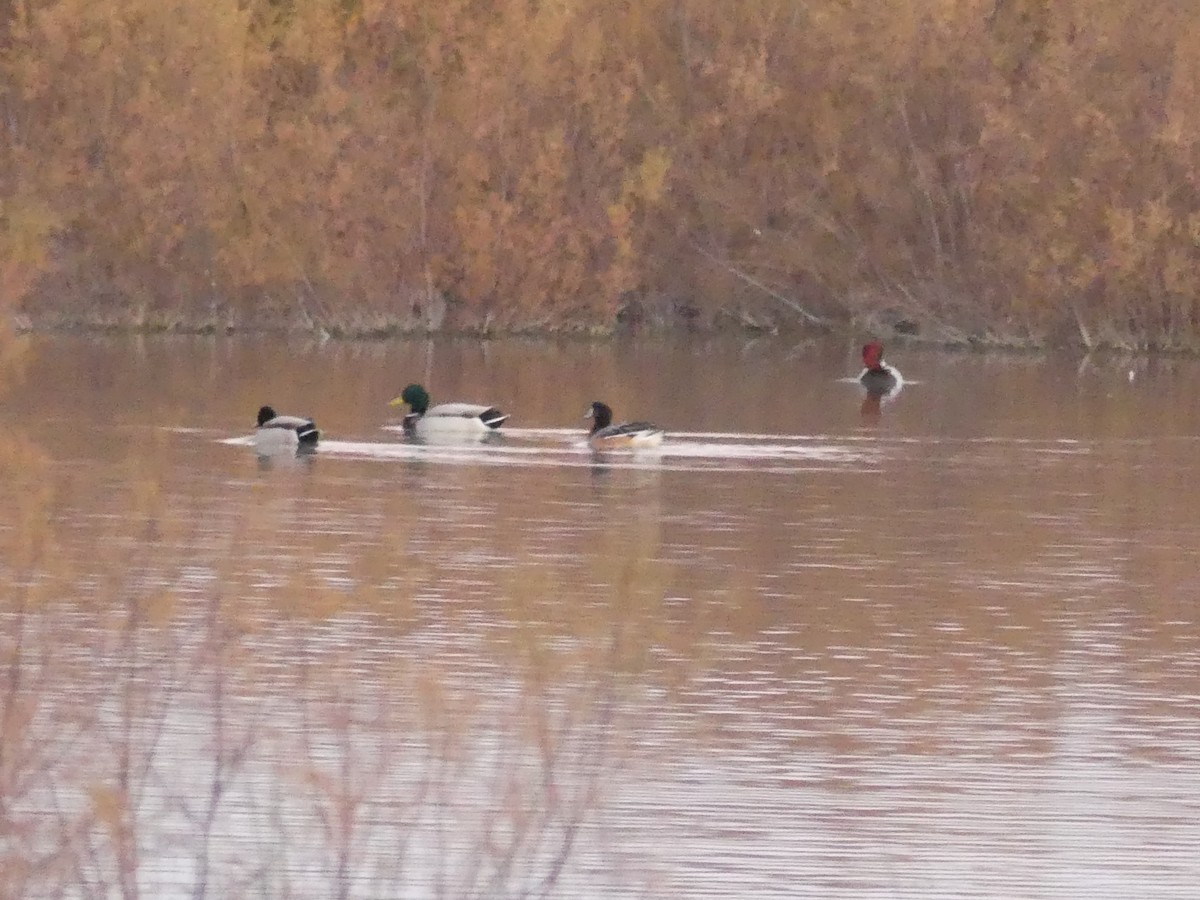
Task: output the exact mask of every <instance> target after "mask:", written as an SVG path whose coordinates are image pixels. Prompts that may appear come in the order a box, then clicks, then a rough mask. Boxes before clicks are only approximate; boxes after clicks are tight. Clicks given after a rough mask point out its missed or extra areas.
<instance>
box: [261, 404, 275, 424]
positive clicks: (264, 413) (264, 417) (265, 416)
mask: <svg viewBox="0 0 1200 900" xmlns="http://www.w3.org/2000/svg"><path fill="white" fill-rule="evenodd" d="M273 418H275V410H273V409H271V407H269V406H264V407H262V408H261V409H259V411H258V427H259V428H261V427H262V426H264V425H266V424H267V423H268V422H270V421H271V420H272V419H273Z"/></svg>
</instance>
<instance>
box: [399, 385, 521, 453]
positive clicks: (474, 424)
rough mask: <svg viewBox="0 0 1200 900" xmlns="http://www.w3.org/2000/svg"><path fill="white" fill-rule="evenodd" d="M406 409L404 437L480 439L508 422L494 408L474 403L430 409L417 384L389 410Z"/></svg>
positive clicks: (443, 404)
mask: <svg viewBox="0 0 1200 900" xmlns="http://www.w3.org/2000/svg"><path fill="white" fill-rule="evenodd" d="M406 404H407V406H408V407H409V412H408V414H407V415H405V417H404V422H403V425H404V433H405V434H408V435H412V436H415V437H419V438H425V439H429V438H435V439H436V438H437V437H439V436H444V437H483V436H487V435H489V434H496V433H498V431H499V428H500V426H501V425H503V424H504V421H505V420H506V419H507V418H508V414H507V413H503V412H501V411H500V410H499V409H497V408H496V407H494V406H484V405H482V404H477V403H439V404H438V405H437V406H430V405H429V392H428V391H426V390H425V388H423V387H422V386H421V385H419V384H410V385H408V386H407V387H406V388H405V389H404V390H402V391H401V392H400V396H399V397H396V398H395V399H394V400H392V401H391V402H390V403H389V404H388V405H389V406H404V405H406Z"/></svg>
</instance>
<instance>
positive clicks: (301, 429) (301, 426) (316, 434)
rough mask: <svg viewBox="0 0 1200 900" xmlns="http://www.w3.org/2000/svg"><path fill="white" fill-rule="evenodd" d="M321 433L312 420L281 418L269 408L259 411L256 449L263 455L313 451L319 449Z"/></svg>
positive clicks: (293, 417) (291, 417) (255, 440)
mask: <svg viewBox="0 0 1200 900" xmlns="http://www.w3.org/2000/svg"><path fill="white" fill-rule="evenodd" d="M320 437H321V432H320V431H319V430H318V429H317V426H316V424H314V423H313V420H312V419H305V418H302V417H300V416H281V415H278V414H277V413H276V412H275V410H273V409H272V408H271V407H269V406H264V407H262V408H261V409H259V411H258V428H256V429H255V431H254V449H255V450H257V451H258V452H259V453H262V454H271V453H285V452H289V451H290V452H297V451H311V450H316V449H317V441H318V440H319V439H320Z"/></svg>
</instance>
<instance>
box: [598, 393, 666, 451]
mask: <svg viewBox="0 0 1200 900" xmlns="http://www.w3.org/2000/svg"><path fill="white" fill-rule="evenodd" d="M583 417H584V418H585V419H591V420H592V430H591V431H590V432H588V444H590V445H591V446H592V447H593V448H595V449H608V448H616V447H630V448H638V447H657V446H659V445H660V444H661V443H662V441H663V436H664V435H665V434H666V432H665V431H663V429H661V428H659V427H658V426H657V425H651V424H650V423H649V422H622V423H621V424H619V425H614V424H612V417H613V413H612V408H611V407H610V406H609V405H608V404H607V403H601V402H600V401H599V400H597V401H596V402H595V403H593V404H592V405H591V407H589V409H588V411H587V412H586V413H584V415H583Z"/></svg>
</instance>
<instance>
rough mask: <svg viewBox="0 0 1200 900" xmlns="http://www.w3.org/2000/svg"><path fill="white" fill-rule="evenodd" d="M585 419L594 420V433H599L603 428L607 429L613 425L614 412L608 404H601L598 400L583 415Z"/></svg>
mask: <svg viewBox="0 0 1200 900" xmlns="http://www.w3.org/2000/svg"><path fill="white" fill-rule="evenodd" d="M583 417H584V418H585V419H591V420H592V431H593V432H596V431H599V430H600V429H601V428H607V427H608V426H609V425H611V424H612V410H611V409H610V408H609V406H608V404H607V403H601V402H600V401H599V400H597V401H596V402H595V403H593V404H592V405H591V408H590V409H588V411H587V412H586V413H584V414H583Z"/></svg>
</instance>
